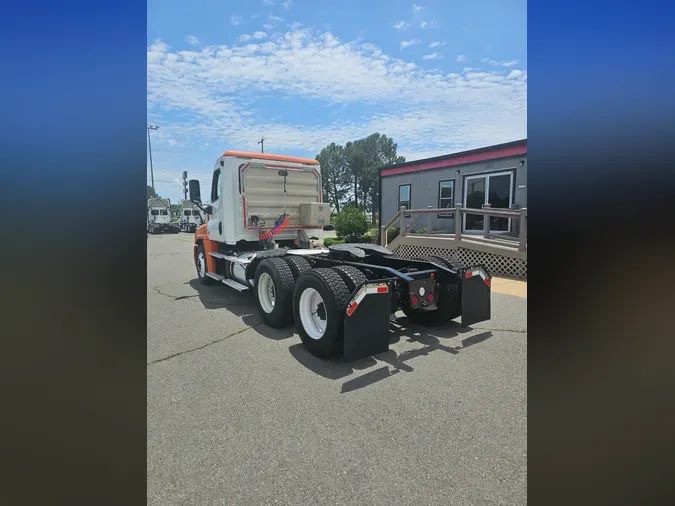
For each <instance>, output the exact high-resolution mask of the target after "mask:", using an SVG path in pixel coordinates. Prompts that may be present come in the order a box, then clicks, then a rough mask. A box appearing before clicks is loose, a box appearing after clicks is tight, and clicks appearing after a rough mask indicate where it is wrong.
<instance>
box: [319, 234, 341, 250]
mask: <svg viewBox="0 0 675 506" xmlns="http://www.w3.org/2000/svg"><path fill="white" fill-rule="evenodd" d="M344 242H345V240H344V239H338V238H336V237H327V238H326V239H324V240H323V245H324V246H325V247H326V248H327V247H328V246H332V245H333V244H342V243H344Z"/></svg>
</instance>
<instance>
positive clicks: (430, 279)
mask: <svg viewBox="0 0 675 506" xmlns="http://www.w3.org/2000/svg"><path fill="white" fill-rule="evenodd" d="M188 186H189V192H190V200H191V201H193V202H194V203H195V204H197V205H198V206H199V207H202V210H203V211H204V212H205V213H206V214H207V215H208V216H209V221H208V222H206V223H204V224H202V225H200V226H199V227H198V228H197V230H196V232H195V235H194V262H195V266H196V268H197V276H198V278H199V280H200V282H201V283H203V284H206V285H211V284H224V285H227V286H228V287H229V288H231V289H234V290H237V291H238V292H241V293H242V296H244V295H245V293H250V294H251V295H252V296H253V298H254V300H255V303H256V305H257V309H258V311H259V313H260V317H261V319H262V320H263V322H264V323H265V324H267V325H269V326H271V327H277V328H278V327H285V326H290V325H293V324H294V325H295V327H296V329H297V332H298V334H299V335H300V339H301V340H302V342H303V344H304V345H305V347H306V348H307V349H308V350H309V352H311V353H312V354H314V355H316V356H317V357H320V358H324V359H327V358H330V357H336V356H342V357H344V359H346V360H356V359H359V358H363V357H367V356H371V355H375V354H378V353H382V352H385V351H387V350H388V349H389V338H390V332H389V324H390V321H391V319H392V318H395V313H396V312H397V311H399V310H401V311H403V313H405V315H407V317H408V319H409V320H411V321H413V322H417V323H419V324H421V325H424V326H434V325H439V324H442V323H444V322H447V321H449V320H453V319H457V318H460V319H461V325H462V326H464V327H466V326H470V325H473V324H475V323H477V322H481V321H484V320H488V319H490V316H491V307H490V291H491V288H490V284H491V276H490V274H489V273H488V272H487V270H486V269H485V267H484V266H482V265H471V266H467V265H459V264H457V263H456V262H455V261H453V260H451V259H448V258H443V257H440V256H428V257H425V258H419V259H414V260H410V259H403V258H399V257H397V256H396V255H395V254H393V253H392V252H391V251H389V250H388V249H386V248H384V247H382V246H377V245H374V244H339V245H333V246H331V247H329V248H312V247H311V239H312V238H320V237H321V235H322V228H323V226H324V225H327V224H328V223H329V219H330V209H329V206H328V205H326V204H324V203H323V202H322V191H321V168H320V166H319V163H318V162H317V161H316V160H312V159H306V158H298V157H292V156H283V155H272V154H267V153H264V154H262V153H249V152H243V151H225V152H224V153H223V154H222V156H221V157H220V158H219V159H218V160H217V161H216V164H215V167H214V169H213V177H212V180H211V187H210V201H211V204H210V205H208V206H202V204H201V188H200V183H199V181H197V180H194V179H193V180H190V181H189V183H188Z"/></svg>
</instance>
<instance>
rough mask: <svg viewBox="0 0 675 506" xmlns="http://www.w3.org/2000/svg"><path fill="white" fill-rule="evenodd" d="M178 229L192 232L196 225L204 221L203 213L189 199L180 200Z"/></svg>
mask: <svg viewBox="0 0 675 506" xmlns="http://www.w3.org/2000/svg"><path fill="white" fill-rule="evenodd" d="M180 207H181V209H180V218H179V219H178V229H179V230H180V231H181V232H189V233H194V232H195V231H196V230H197V227H198V226H199V225H201V224H202V223H206V219H205V217H204V213H203V212H202V211H201V210H200V209H199V208H198V207H197V206H196V205H195V204H194V203H192V201H190V200H181V202H180Z"/></svg>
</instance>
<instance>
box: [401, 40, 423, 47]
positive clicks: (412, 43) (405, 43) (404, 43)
mask: <svg viewBox="0 0 675 506" xmlns="http://www.w3.org/2000/svg"><path fill="white" fill-rule="evenodd" d="M421 42H422V41H421V40H419V39H412V40H402V41H401V49H405V48H406V47H410V46H415V45H417V44H420V43H421Z"/></svg>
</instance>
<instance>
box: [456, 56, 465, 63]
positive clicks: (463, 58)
mask: <svg viewBox="0 0 675 506" xmlns="http://www.w3.org/2000/svg"><path fill="white" fill-rule="evenodd" d="M464 61H466V56H464V55H463V54H460V55H457V63H462V62H464Z"/></svg>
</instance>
